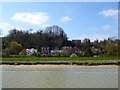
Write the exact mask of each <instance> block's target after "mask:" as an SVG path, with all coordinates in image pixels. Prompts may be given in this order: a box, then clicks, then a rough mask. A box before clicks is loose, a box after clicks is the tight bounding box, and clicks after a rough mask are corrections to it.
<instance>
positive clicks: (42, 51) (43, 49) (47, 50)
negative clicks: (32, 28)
mask: <svg viewBox="0 0 120 90" xmlns="http://www.w3.org/2000/svg"><path fill="white" fill-rule="evenodd" d="M41 53H42V54H49V53H50V48H49V47H41Z"/></svg>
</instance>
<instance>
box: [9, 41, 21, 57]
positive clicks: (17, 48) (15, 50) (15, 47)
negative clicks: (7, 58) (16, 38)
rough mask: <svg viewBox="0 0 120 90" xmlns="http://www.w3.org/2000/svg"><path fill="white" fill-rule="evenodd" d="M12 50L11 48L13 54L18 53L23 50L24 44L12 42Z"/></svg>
mask: <svg viewBox="0 0 120 90" xmlns="http://www.w3.org/2000/svg"><path fill="white" fill-rule="evenodd" d="M10 50H11V54H15V55H18V54H19V52H20V51H21V50H22V45H21V44H18V43H17V42H11V43H10Z"/></svg>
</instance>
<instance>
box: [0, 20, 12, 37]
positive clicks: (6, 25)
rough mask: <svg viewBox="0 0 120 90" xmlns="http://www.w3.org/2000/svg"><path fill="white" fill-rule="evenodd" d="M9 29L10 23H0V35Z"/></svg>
mask: <svg viewBox="0 0 120 90" xmlns="http://www.w3.org/2000/svg"><path fill="white" fill-rule="evenodd" d="M10 29H11V25H10V24H9V23H7V22H2V23H0V37H2V36H4V35H7V34H8V31H9V30H10Z"/></svg>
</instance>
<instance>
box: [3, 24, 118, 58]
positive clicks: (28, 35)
mask: <svg viewBox="0 0 120 90" xmlns="http://www.w3.org/2000/svg"><path fill="white" fill-rule="evenodd" d="M119 45H120V40H118V39H114V40H113V39H111V38H108V39H106V40H103V41H98V40H96V41H94V42H91V41H90V39H88V38H85V39H84V40H83V41H81V40H72V41H71V40H68V38H67V35H66V33H65V32H64V30H63V29H62V28H60V27H58V26H56V25H53V26H50V27H47V28H46V29H45V30H38V31H37V32H34V33H32V29H31V30H25V31H23V30H17V29H13V30H10V32H9V34H8V35H7V36H5V37H3V38H2V49H3V53H4V52H5V53H10V54H19V52H20V51H25V49H27V48H36V49H37V50H38V51H39V52H40V50H41V47H49V48H50V49H53V50H54V49H57V50H59V49H61V48H62V47H63V46H71V47H72V48H73V50H72V52H73V53H75V51H77V50H78V49H79V50H78V51H79V52H77V53H80V54H81V56H93V55H102V54H106V55H118V46H119ZM14 48H16V50H17V51H14V52H13V51H12V50H13V49H14ZM18 50H19V52H18ZM11 52H12V53H11Z"/></svg>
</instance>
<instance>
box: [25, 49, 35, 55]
mask: <svg viewBox="0 0 120 90" xmlns="http://www.w3.org/2000/svg"><path fill="white" fill-rule="evenodd" d="M35 52H37V49H34V48H31V49H26V53H27V55H28V56H31V55H32V54H33V53H35Z"/></svg>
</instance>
